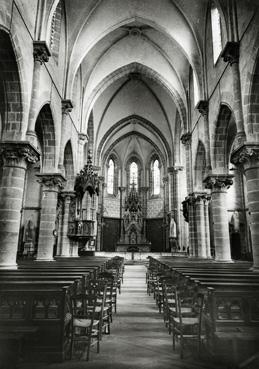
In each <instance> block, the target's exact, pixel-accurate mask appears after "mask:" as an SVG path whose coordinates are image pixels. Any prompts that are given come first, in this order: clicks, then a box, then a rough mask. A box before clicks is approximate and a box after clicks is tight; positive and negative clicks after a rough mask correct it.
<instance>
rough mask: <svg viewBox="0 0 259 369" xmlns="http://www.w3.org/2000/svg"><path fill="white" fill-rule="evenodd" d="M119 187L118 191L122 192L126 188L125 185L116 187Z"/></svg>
mask: <svg viewBox="0 0 259 369" xmlns="http://www.w3.org/2000/svg"><path fill="white" fill-rule="evenodd" d="M118 188H119V191H120V192H124V191H125V190H126V187H122V186H120V187H118Z"/></svg>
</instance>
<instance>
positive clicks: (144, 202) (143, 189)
mask: <svg viewBox="0 0 259 369" xmlns="http://www.w3.org/2000/svg"><path fill="white" fill-rule="evenodd" d="M148 190H149V187H144V186H143V187H141V188H140V191H141V193H142V197H143V203H142V204H143V205H142V206H143V207H142V215H143V230H142V233H143V238H144V241H146V240H147V194H148Z"/></svg>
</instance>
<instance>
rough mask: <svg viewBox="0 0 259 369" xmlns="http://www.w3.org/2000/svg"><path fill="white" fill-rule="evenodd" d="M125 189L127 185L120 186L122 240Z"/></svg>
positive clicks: (121, 238)
mask: <svg viewBox="0 0 259 369" xmlns="http://www.w3.org/2000/svg"><path fill="white" fill-rule="evenodd" d="M125 190H126V187H119V191H120V242H122V241H123V215H124V204H125V193H126V192H125Z"/></svg>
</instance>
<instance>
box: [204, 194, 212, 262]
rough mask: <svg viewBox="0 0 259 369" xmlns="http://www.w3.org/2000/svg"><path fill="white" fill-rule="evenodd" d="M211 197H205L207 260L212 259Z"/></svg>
mask: <svg viewBox="0 0 259 369" xmlns="http://www.w3.org/2000/svg"><path fill="white" fill-rule="evenodd" d="M210 198H211V197H210V196H209V195H208V194H206V195H205V196H204V220H205V242H206V256H207V259H211V248H210V219H209V201H210Z"/></svg>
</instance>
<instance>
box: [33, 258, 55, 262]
mask: <svg viewBox="0 0 259 369" xmlns="http://www.w3.org/2000/svg"><path fill="white" fill-rule="evenodd" d="M34 261H36V262H37V261H56V260H55V259H53V258H52V259H35V260H34Z"/></svg>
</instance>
